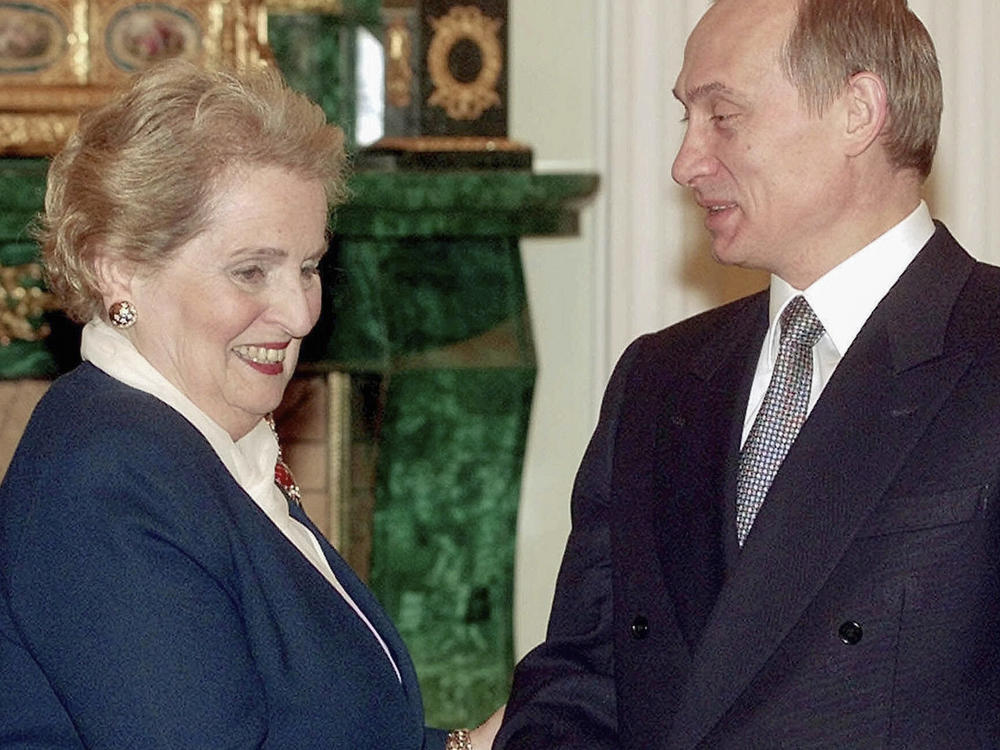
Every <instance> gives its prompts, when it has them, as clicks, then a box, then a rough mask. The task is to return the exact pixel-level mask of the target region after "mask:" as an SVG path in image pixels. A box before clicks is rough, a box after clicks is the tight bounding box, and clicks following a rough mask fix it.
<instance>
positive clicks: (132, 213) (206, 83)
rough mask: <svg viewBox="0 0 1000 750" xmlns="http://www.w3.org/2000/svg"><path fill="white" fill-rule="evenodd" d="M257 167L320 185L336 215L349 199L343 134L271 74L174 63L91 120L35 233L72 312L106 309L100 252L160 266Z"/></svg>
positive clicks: (56, 162)
mask: <svg viewBox="0 0 1000 750" xmlns="http://www.w3.org/2000/svg"><path fill="white" fill-rule="evenodd" d="M258 166H268V167H279V168H283V169H287V170H289V171H291V172H292V173H294V174H296V175H301V176H302V177H304V178H306V179H316V180H319V181H321V182H322V183H323V185H324V186H325V189H326V195H327V201H328V203H329V205H331V206H332V205H335V204H336V203H338V202H340V201H342V200H343V198H344V195H345V156H344V138H343V133H342V132H341V130H340V129H339V128H337V127H335V126H333V125H330V124H328V123H327V121H326V117H325V115H324V113H323V111H322V110H321V109H320V108H319V107H318V106H317V105H316V104H314V103H312V102H310V101H309V100H308V99H307V98H306V97H304V96H303V95H301V94H299V93H296V92H294V91H292V90H291V89H290V88H288V86H287V85H286V84H285V83H284V81H283V80H282V78H281V75H280V74H279V73H278V72H277V71H276V70H274V69H273V68H270V67H260V68H253V69H249V70H242V71H236V70H204V69H201V68H198V67H196V66H194V65H192V64H190V63H186V62H182V61H179V60H172V61H169V62H166V63H163V64H161V65H157V66H154V67H152V68H150V69H148V70H146V71H144V72H142V73H140V74H138V75H137V76H136V77H135V78H134V79H133V80H132V82H131V84H130V86H129V87H128V88H127V89H126V90H124V91H122V92H121V93H120V94H119V95H117V96H116V97H114V98H113V99H112V100H111V101H109V102H108V103H106V104H103V105H101V106H99V107H96V108H94V109H92V110H90V111H88V112H85V113H84V114H83V115H82V116H81V117H80V122H79V126H78V128H77V130H76V131H75V132H74V134H73V135H72V136H71V137H70V139H69V140H68V142H67V143H66V146H65V147H64V148H63V149H62V151H60V153H59V154H58V155H56V156H55V158H54V159H53V160H52V163H51V165H50V167H49V172H48V184H47V191H46V195H45V212H44V214H43V215H42V217H40V222H39V231H38V236H39V240H40V241H41V244H42V255H43V258H44V260H45V264H46V269H47V273H48V280H49V286H50V288H51V290H52V291H53V292H54V293H55V294H56V295H57V296H58V297H59V299H60V301H61V302H62V305H63V307H64V309H65V310H66V312H67V314H69V315H70V317H72V318H74V319H75V320H78V321H81V322H83V321H86V320H89V319H90V318H92V317H94V316H95V315H96V314H98V313H99V312H100V311H101V309H102V307H103V301H102V297H101V293H100V290H99V287H98V282H97V278H96V273H95V264H94V260H95V258H96V257H97V255H98V253H102V254H110V255H111V256H112V257H117V258H121V259H124V260H128V261H131V262H134V263H136V264H137V265H138V266H140V267H141V266H143V265H145V266H147V267H148V268H150V269H154V268H156V267H157V266H158V265H161V264H163V263H164V262H166V260H167V259H168V258H169V257H170V255H171V253H172V252H173V251H174V250H176V249H177V248H178V247H180V246H181V245H183V244H184V243H186V242H187V241H189V240H190V239H192V238H193V237H195V236H196V235H198V234H199V233H200V232H202V231H204V230H205V228H206V227H207V226H208V223H209V221H210V219H211V214H212V207H213V200H214V198H215V193H216V192H217V191H218V190H219V189H220V185H221V183H222V181H223V180H224V179H225V178H226V177H227V176H228V175H230V174H232V173H233V172H234V171H237V170H239V169H242V168H246V167H258Z"/></svg>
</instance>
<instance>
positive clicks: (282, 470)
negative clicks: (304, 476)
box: [267, 414, 302, 505]
mask: <svg viewBox="0 0 1000 750" xmlns="http://www.w3.org/2000/svg"><path fill="white" fill-rule="evenodd" d="M267 424H268V426H269V427H270V428H271V432H272V433H273V434H274V439H275V440H277V439H278V430H277V429H276V428H275V426H274V417H272V416H271V415H270V414H268V415H267ZM274 483H275V484H276V485H278V487H279V488H281V491H282V492H284V493H285V495H286V496H287V497H288V499H289V500H291V501H292V502H293V503H295V504H296V505H302V492H301V490H299V486H298V485H297V484H296V483H295V477H294V476H292V470H291V469H289V468H288V464H286V463H285V459H284V458H282V455H281V442H280V441H279V442H278V459H277V461H275V463H274Z"/></svg>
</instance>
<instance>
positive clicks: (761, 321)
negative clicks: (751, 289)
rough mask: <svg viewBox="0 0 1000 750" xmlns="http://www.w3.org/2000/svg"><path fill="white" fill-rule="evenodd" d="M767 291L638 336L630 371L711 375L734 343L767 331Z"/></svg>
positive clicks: (667, 375)
mask: <svg viewBox="0 0 1000 750" xmlns="http://www.w3.org/2000/svg"><path fill="white" fill-rule="evenodd" d="M767 315H768V291H767V290H766V289H764V290H761V291H759V292H757V293H755V294H752V295H750V296H748V297H743V298H741V299H738V300H735V301H733V302H730V303H728V304H725V305H722V306H721V307H715V308H712V309H711V310H707V311H705V312H703V313H700V314H698V315H695V316H693V317H690V318H687V319H685V320H682V321H680V322H679V323H675V324H674V325H672V326H669V327H668V328H664V329H663V330H660V331H657V332H656V333H650V334H647V335H645V336H643V337H641V338H639V339H637V340H636V341H635V342H634V343H633V345H632V348H634V349H635V351H634V352H633V353H632V355H631V357H632V367H631V369H632V371H633V372H635V373H640V372H645V371H655V372H656V373H657V376H658V377H660V378H670V377H673V376H676V375H679V374H682V373H684V372H694V373H696V374H698V375H700V376H702V377H708V376H710V375H711V374H712V373H713V372H714V371H715V369H716V368H717V367H719V366H720V365H721V364H722V363H723V362H724V361H725V360H726V359H727V357H728V356H729V355H730V354H731V353H732V352H733V351H734V348H736V347H745V346H747V345H748V344H750V343H759V341H760V340H761V339H762V337H763V336H764V333H765V332H766V331H767V322H768V318H767Z"/></svg>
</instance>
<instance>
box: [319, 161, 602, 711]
mask: <svg viewBox="0 0 1000 750" xmlns="http://www.w3.org/2000/svg"><path fill="white" fill-rule="evenodd" d="M596 186H597V179H596V177H594V176H593V175H538V174H532V173H530V172H502V171H496V172H454V173H442V172H437V173H424V172H389V173H383V172H362V173H359V174H357V175H355V177H354V179H353V180H352V182H351V188H352V197H351V200H350V202H349V203H348V204H347V205H346V206H344V207H343V208H341V209H340V210H339V211H338V213H337V216H336V217H335V222H334V225H335V240H334V243H333V248H332V252H331V253H330V256H329V257H328V259H327V261H326V264H325V273H326V276H327V281H328V284H327V288H328V292H329V297H328V300H327V305H328V306H327V310H328V311H329V313H328V314H326V315H324V322H323V324H321V325H322V328H321V330H318V331H317V335H316V337H314V338H313V339H312V340H311V341H310V342H309V346H308V347H307V349H306V354H307V356H309V357H311V358H312V359H313V360H314V365H313V366H315V367H319V368H322V369H327V368H328V369H338V370H346V371H349V372H353V373H356V374H358V375H362V374H364V375H365V377H366V378H369V379H370V377H371V375H372V374H377V376H378V377H379V378H380V382H381V394H380V408H379V410H378V414H377V416H375V419H376V420H377V423H378V424H377V427H376V432H375V440H376V444H377V449H376V456H377V457H376V459H375V466H374V476H375V479H374V493H375V498H374V507H375V511H374V521H373V529H372V544H371V560H370V565H371V567H370V571H371V573H370V580H369V582H370V584H371V586H372V588H373V589H374V591H375V593H376V594H377V595H378V597H379V599H380V600H381V601H382V603H383V604H384V605H385V606H386V608H387V609H388V610H389V612H390V614H391V616H392V618H393V620H394V621H395V622H396V624H397V626H398V627H399V629H400V631H401V633H402V635H403V637H404V639H405V640H406V643H407V646H408V647H409V649H410V652H411V654H412V656H413V659H414V661H415V663H416V667H417V672H418V675H419V677H420V681H421V687H422V690H423V693H424V702H425V709H426V712H427V719H428V721H429V722H430V723H432V724H435V725H438V726H445V727H447V726H458V725H465V724H470V723H475V722H477V721H479V720H482V719H484V718H485V717H486V716H488V715H489V714H490V713H491V712H492V711H493V710H494V709H495V708H496V707H497V706H499V705H500V704H501V703H503V702H505V701H506V698H507V694H508V690H509V686H510V675H511V670H512V667H513V646H512V607H513V573H514V539H515V528H516V520H517V507H518V499H519V492H520V480H521V466H522V461H523V457H524V444H525V437H526V434H527V427H528V420H529V417H530V409H531V397H532V391H533V387H534V382H535V372H536V367H535V356H534V348H533V345H532V339H531V330H530V319H529V315H528V304H527V300H526V297H525V289H524V279H523V275H522V271H521V260H520V249H519V240H520V237H522V236H525V235H565V234H573V233H575V232H576V231H577V228H578V213H579V208H580V205H581V203H582V202H583V201H584V200H586V199H587V198H588V197H589V196H590V195H591V194H592V193H593V191H594V190H595V189H596Z"/></svg>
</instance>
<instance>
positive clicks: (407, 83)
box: [385, 18, 413, 109]
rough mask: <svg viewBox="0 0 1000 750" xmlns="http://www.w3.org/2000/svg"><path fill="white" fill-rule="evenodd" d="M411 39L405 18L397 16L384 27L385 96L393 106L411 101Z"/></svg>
mask: <svg viewBox="0 0 1000 750" xmlns="http://www.w3.org/2000/svg"><path fill="white" fill-rule="evenodd" d="M412 53H413V39H412V35H411V34H410V28H409V27H408V26H407V25H406V20H405V19H403V18H397V19H396V20H394V21H392V22H391V23H389V24H388V25H387V26H386V27H385V98H386V100H387V101H388V102H389V104H391V105H392V106H393V107H398V108H400V109H402V108H404V107H409V106H410V103H411V101H412V97H411V96H410V87H411V86H412V85H413V67H412V66H411V65H410V55H411V54H412Z"/></svg>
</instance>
